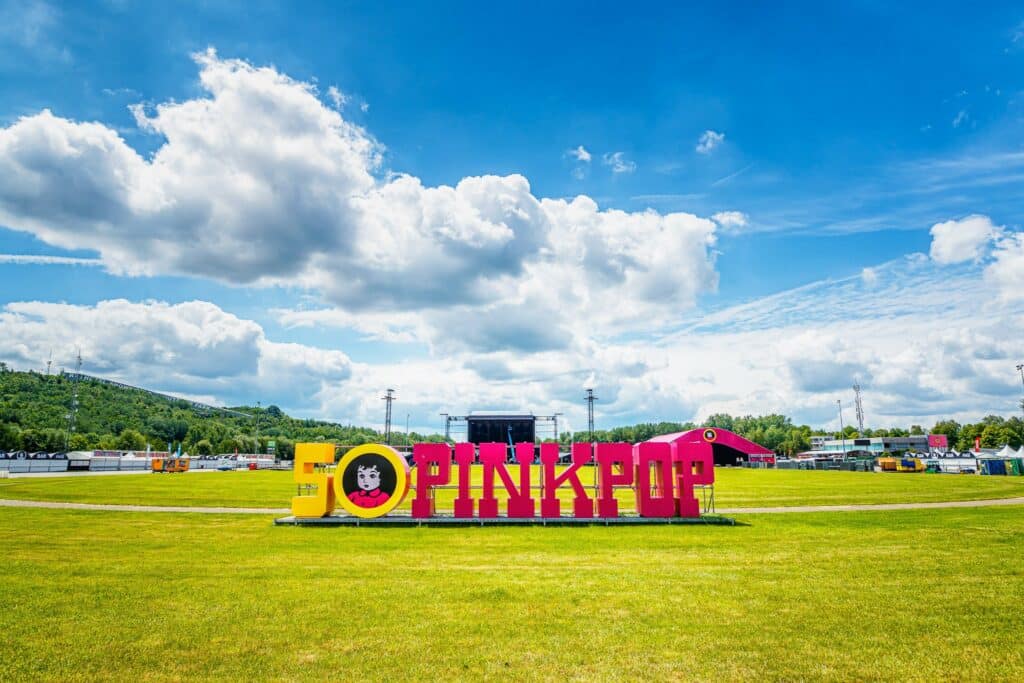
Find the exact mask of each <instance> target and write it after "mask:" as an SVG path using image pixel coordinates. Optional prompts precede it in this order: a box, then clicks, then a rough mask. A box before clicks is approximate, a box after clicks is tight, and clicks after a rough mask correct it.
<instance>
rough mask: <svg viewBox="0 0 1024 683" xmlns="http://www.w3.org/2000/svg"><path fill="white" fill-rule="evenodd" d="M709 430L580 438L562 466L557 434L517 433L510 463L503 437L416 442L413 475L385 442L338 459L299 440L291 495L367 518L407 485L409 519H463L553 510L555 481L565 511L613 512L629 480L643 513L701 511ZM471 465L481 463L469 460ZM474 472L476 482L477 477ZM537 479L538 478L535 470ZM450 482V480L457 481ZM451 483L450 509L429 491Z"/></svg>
mask: <svg viewBox="0 0 1024 683" xmlns="http://www.w3.org/2000/svg"><path fill="white" fill-rule="evenodd" d="M713 440H714V439H713V438H712V439H710V440H709V439H707V438H704V439H703V440H702V441H700V442H696V443H664V442H661V443H655V442H643V443H638V444H635V445H634V444H628V443H599V444H589V443H577V444H573V446H572V451H571V455H570V459H571V462H570V464H569V465H568V466H567V467H565V466H563V467H561V468H560V467H559V455H560V454H559V448H558V444H553V443H546V444H541V445H540V462H539V465H540V467H539V468H536V467H534V465H535V464H537V463H535V462H534V460H535V455H536V447H535V445H534V444H533V443H518V444H515V448H514V459H515V463H514V464H509V463H507V462H506V460H507V455H508V446H507V445H506V444H503V443H483V444H480V446H479V452H478V451H477V448H476V447H475V446H474V445H473V444H471V443H458V444H455V445H454V448H453V447H452V446H451V445H449V444H446V443H420V444H416V445H415V446H414V447H413V455H412V460H413V463H414V464H415V467H416V477H415V482H414V483H413V479H414V478H413V477H412V476H411V473H410V467H409V463H408V462H407V461H406V459H405V457H404V456H403V455H401V454H400V453H398V452H397V451H396V450H394V449H393V448H391V447H390V446H385V445H382V444H364V445H362V446H357V447H356V448H353V449H352V450H350V451H348V452H347V453H345V454H344V455H343V456H342V457H341V459H340V460H339V461H338V463H337V465H336V466H334V467H332V466H333V465H334V445H333V444H325V443H300V444H296V445H295V469H294V477H295V482H296V483H297V484H299V486H300V487H301V488H302V489H303V490H305V491H306V492H307V495H299V496H295V497H294V498H292V514H293V515H294V516H295V517H296V518H317V517H324V516H327V515H331V514H332V513H333V512H334V511H335V510H336V509H338V508H341V509H342V510H344V511H345V512H346V513H348V514H349V515H352V516H354V517H359V518H363V519H372V518H376V517H382V516H385V515H388V514H389V513H391V512H392V511H394V510H395V509H396V508H397V507H399V506H400V505H401V504H402V502H403V500H404V499H405V498H406V496H408V495H409V494H410V492H411V494H412V504H411V514H412V517H413V518H415V519H430V518H432V517H435V516H441V515H445V516H448V517H454V518H462V519H473V518H477V519H493V518H497V517H499V515H501V514H502V513H503V514H504V516H506V517H510V518H538V519H555V518H560V517H562V516H563V514H562V502H563V501H561V500H560V499H559V498H558V496H557V493H558V491H559V489H562V490H564V491H567V492H568V491H571V493H572V499H571V506H570V507H571V514H570V516H571V517H574V518H577V519H593V518H610V517H618V516H619V501H618V500H617V499H616V496H615V493H616V490H622V489H628V490H630V491H631V492H632V494H633V496H634V498H635V509H636V511H637V514H638V515H639V516H641V517H699V516H700V505H699V502H698V500H697V498H696V495H695V491H694V489H695V487H697V486H707V485H711V484H713V483H714V480H715V472H714V457H713V451H712V448H711V444H712V442H713ZM474 466H478V468H477V469H474ZM584 467H593V468H594V469H595V481H596V483H595V484H594V485H590V486H585V485H584V484H583V482H582V481H581V479H580V471H581V469H582V468H584ZM474 472H477V473H479V474H480V477H479V479H480V483H479V484H474V483H473V480H474V476H473V475H474ZM535 478H536V479H537V481H535V480H534V479H535ZM453 482H454V483H453ZM441 488H448V489H452V490H455V491H456V495H455V499H454V501H452V503H451V506H450V509H448V510H439V509H438V508H437V500H436V498H435V495H434V493H435V492H436V491H437V490H439V489H441Z"/></svg>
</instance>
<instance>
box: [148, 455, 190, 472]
mask: <svg viewBox="0 0 1024 683" xmlns="http://www.w3.org/2000/svg"><path fill="white" fill-rule="evenodd" d="M190 462H191V461H190V460H189V459H188V458H153V462H152V464H151V466H152V468H153V471H154V472H188V468H189V464H190Z"/></svg>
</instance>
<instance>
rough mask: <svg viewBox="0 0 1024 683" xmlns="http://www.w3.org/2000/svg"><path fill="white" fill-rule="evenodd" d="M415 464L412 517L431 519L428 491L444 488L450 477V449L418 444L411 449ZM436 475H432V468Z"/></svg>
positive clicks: (432, 508) (430, 496)
mask: <svg viewBox="0 0 1024 683" xmlns="http://www.w3.org/2000/svg"><path fill="white" fill-rule="evenodd" d="M412 459H413V461H414V462H415V463H416V498H415V499H413V501H412V516H413V517H419V518H424V517H433V516H434V497H433V496H432V495H430V489H431V488H433V487H434V486H445V485H446V484H447V483H448V482H449V481H451V477H452V449H451V447H450V446H449V445H448V444H446V443H418V444H416V445H415V446H413V447H412ZM435 466H436V467H437V473H434V467H435Z"/></svg>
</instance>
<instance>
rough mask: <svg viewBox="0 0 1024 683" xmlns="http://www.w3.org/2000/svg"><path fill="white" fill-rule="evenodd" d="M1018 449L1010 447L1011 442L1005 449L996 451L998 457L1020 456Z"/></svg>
mask: <svg viewBox="0 0 1024 683" xmlns="http://www.w3.org/2000/svg"><path fill="white" fill-rule="evenodd" d="M1018 455H1019V454H1018V453H1017V451H1015V450H1013V449H1012V448H1010V444H1006V445H1005V446H1003V449H1002V450H1001V451H999V452H998V453H996V457H997V458H1016V457H1018Z"/></svg>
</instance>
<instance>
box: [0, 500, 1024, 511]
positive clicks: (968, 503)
mask: <svg viewBox="0 0 1024 683" xmlns="http://www.w3.org/2000/svg"><path fill="white" fill-rule="evenodd" d="M1002 505H1024V497H1020V498H998V499H995V500H950V501H943V502H940V503H880V504H875V505H794V506H789V507H761V508H722V509H719V510H716V513H717V514H720V515H742V514H746V515H754V514H757V515H762V514H780V513H792V512H872V511H884V510H930V509H933V508H978V507H993V506H1002ZM0 507H16V508H46V509H52V510H104V511H107V512H187V513H195V514H208V515H224V514H228V515H287V514H291V510H289V509H288V508H229V507H186V506H180V505H107V504H99V503H57V502H48V501H35V500H4V499H0Z"/></svg>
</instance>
